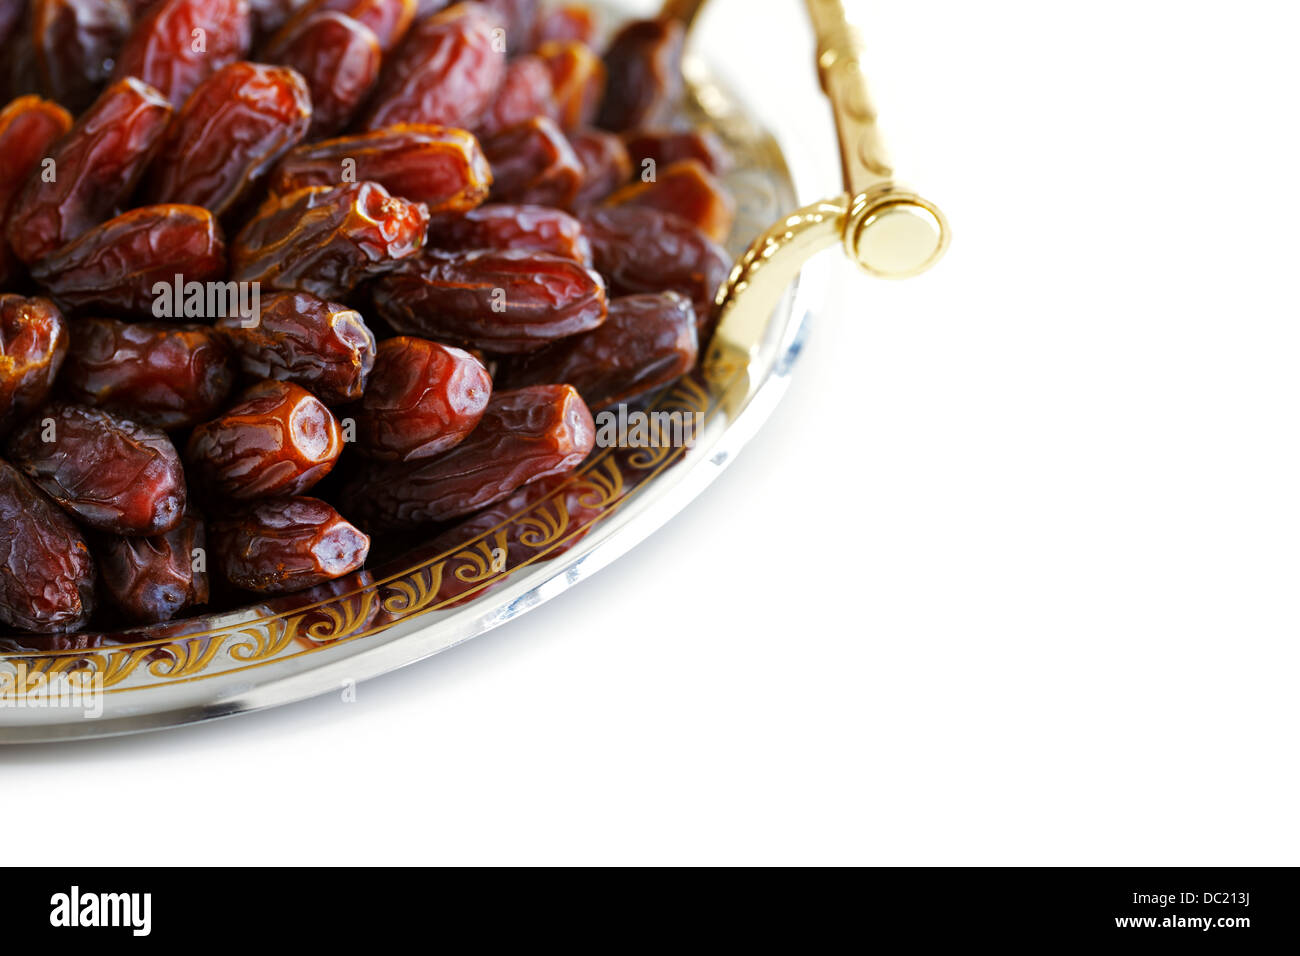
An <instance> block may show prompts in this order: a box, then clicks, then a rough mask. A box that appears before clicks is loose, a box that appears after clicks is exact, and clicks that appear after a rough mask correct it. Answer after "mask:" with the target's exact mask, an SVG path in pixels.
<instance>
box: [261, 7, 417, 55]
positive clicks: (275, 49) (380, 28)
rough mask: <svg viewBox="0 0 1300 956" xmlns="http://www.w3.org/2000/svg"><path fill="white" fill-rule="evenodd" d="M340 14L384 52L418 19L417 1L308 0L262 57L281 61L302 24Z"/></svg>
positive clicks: (273, 39)
mask: <svg viewBox="0 0 1300 956" xmlns="http://www.w3.org/2000/svg"><path fill="white" fill-rule="evenodd" d="M330 12H332V13H341V14H343V15H344V16H346V17H347V18H348V19H350V20H355V21H356V22H357V23H359V24H361V25H362V26H364V27H365V28H366V29H368V30H369V31H370V32H371V33H373V34H374V36H375V42H376V43H377V44H378V45H379V49H380V52H381V53H387V52H388V51H389V50H391V49H393V48H394V47H395V46H397V44H398V43H400V42H401V40H402V38H403V37H404V36H406V31H407V30H409V29H410V27H411V24H412V23H413V22H414V20H415V0H309V2H307V3H306V4H304V5H303V6H302V7H301V8H300V9H299V10H298V11H297V12H296V13H295V14H294V15H293V17H292V18H291V19H290V20H289V22H288V23H287V24H286V25H285V27H284V29H283V30H281V31H280V32H279V33H277V34H276V35H275V37H273V38H272V39H271V41H270V42H269V43H267V45H266V47H265V49H263V51H262V53H261V58H262V59H265V60H270V61H272V62H276V63H279V62H282V61H281V60H280V57H282V56H283V55H284V53H285V52H286V51H287V50H289V49H290V48H291V47H292V46H293V42H294V38H295V37H297V36H300V35H301V34H300V33H299V30H300V28H301V26H302V24H303V23H304V22H305V21H307V20H309V19H311V18H312V17H315V16H317V15H318V14H321V13H330Z"/></svg>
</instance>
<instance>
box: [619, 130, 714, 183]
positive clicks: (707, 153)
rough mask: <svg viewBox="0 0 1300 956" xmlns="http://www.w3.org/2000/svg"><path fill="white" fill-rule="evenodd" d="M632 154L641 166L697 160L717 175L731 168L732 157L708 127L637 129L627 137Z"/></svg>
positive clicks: (625, 138) (629, 150)
mask: <svg viewBox="0 0 1300 956" xmlns="http://www.w3.org/2000/svg"><path fill="white" fill-rule="evenodd" d="M624 143H625V144H626V145H627V151H628V155H629V156H631V157H632V162H633V163H634V164H635V165H636V167H637V168H638V169H643V168H645V163H646V160H650V161H652V162H653V163H654V165H655V166H656V167H658V166H670V165H672V164H673V163H675V162H678V161H679V160H683V159H696V160H699V161H700V162H701V163H703V164H704V168H705V169H707V170H708V171H709V172H710V173H712V174H713V175H715V176H721V175H722V174H723V173H725V172H726V171H727V170H728V169H730V168H731V156H730V155H728V153H727V149H726V147H725V146H723V145H722V140H720V139H719V138H718V137H717V135H716V134H714V133H712V132H710V131H709V130H706V129H687V130H635V131H633V132H631V133H628V134H626V135H625V136H624Z"/></svg>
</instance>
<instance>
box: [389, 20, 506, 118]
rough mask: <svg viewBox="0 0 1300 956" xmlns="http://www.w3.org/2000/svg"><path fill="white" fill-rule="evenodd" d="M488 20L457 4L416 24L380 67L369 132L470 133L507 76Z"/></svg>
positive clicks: (501, 52) (504, 55) (491, 21)
mask: <svg viewBox="0 0 1300 956" xmlns="http://www.w3.org/2000/svg"><path fill="white" fill-rule="evenodd" d="M494 29H496V24H495V23H494V22H493V19H492V17H491V15H490V14H489V13H488V12H487V11H485V10H484V8H482V7H481V6H479V5H478V4H475V3H458V4H456V5H455V6H454V7H450V8H448V9H447V10H444V11H443V12H441V13H438V14H435V15H434V16H432V17H429V18H427V19H424V20H420V21H419V22H417V23H416V24H415V26H413V27H412V28H411V31H410V32H409V33H408V34H407V36H406V40H405V41H404V42H403V43H402V45H401V46H400V47H399V48H398V49H397V50H395V51H394V52H393V55H392V57H390V58H389V62H387V63H386V64H385V65H384V70H383V74H382V75H381V76H380V78H379V86H378V88H377V89H376V90H375V95H374V99H373V102H374V104H375V105H374V107H373V108H372V109H371V110H370V114H369V116H368V117H367V119H366V121H365V128H366V129H368V130H376V129H381V128H383V127H385V126H392V125H393V124H394V123H435V124H439V125H442V126H456V127H459V128H461V129H473V128H474V126H475V125H477V122H478V118H479V116H480V115H482V113H483V111H484V110H485V109H486V108H487V106H488V104H489V103H491V102H492V99H493V97H495V96H496V92H497V87H498V86H500V85H501V81H502V79H503V78H504V76H505V69H506V54H505V51H504V50H502V49H498V48H497V47H498V44H497V43H496V42H495V38H494V36H493V30H494Z"/></svg>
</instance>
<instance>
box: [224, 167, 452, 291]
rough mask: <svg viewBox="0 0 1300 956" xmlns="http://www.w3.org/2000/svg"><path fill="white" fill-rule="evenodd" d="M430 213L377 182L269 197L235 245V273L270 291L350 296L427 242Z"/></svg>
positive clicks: (236, 275)
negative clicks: (395, 194)
mask: <svg viewBox="0 0 1300 956" xmlns="http://www.w3.org/2000/svg"><path fill="white" fill-rule="evenodd" d="M428 228H429V210H428V207H426V206H425V205H424V204H423V203H410V202H407V201H406V200H405V199H399V198H397V197H396V196H390V195H389V194H388V191H387V190H386V189H384V187H383V186H380V185H379V184H378V183H372V182H361V183H351V184H349V185H346V186H337V187H335V188H333V189H330V188H327V187H309V188H307V189H300V190H298V191H297V192H293V193H290V194H289V195H287V196H280V197H276V198H273V199H270V200H268V201H267V202H266V204H265V205H263V207H262V209H261V210H260V211H259V212H258V214H257V216H255V217H254V218H253V219H252V220H251V221H250V222H249V223H248V225H247V226H245V227H244V229H243V231H242V232H240V234H239V236H238V237H237V238H236V239H235V242H234V245H233V247H232V248H231V254H230V259H231V262H230V265H231V273H232V275H233V277H234V278H235V279H236V280H238V281H243V282H260V283H261V284H262V285H263V286H264V287H266V288H268V289H283V290H286V291H288V290H298V291H302V292H310V293H312V294H313V295H316V296H319V297H320V298H322V299H337V298H342V297H343V296H345V295H347V294H348V293H349V292H351V291H352V289H353V288H354V287H355V286H356V285H357V284H358V283H360V282H361V281H362V280H363V279H367V278H370V277H373V276H377V275H382V274H383V273H385V272H388V271H391V270H392V269H393V268H395V267H396V266H397V265H399V264H400V263H401V261H402V260H403V259H408V258H410V257H411V256H414V255H415V254H416V253H418V252H419V251H420V249H421V248H422V247H423V246H424V239H425V233H426V231H427V230H428Z"/></svg>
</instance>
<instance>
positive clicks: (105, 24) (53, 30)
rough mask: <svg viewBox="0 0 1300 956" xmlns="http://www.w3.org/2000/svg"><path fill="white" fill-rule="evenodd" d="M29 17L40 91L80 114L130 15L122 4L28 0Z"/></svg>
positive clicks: (113, 55)
mask: <svg viewBox="0 0 1300 956" xmlns="http://www.w3.org/2000/svg"><path fill="white" fill-rule="evenodd" d="M30 16H31V30H32V46H33V47H34V48H35V53H36V74H37V81H38V83H39V84H40V88H41V90H42V91H43V92H44V93H45V94H46V95H47V96H49V97H50V98H51V99H53V100H57V101H58V102H60V103H62V104H63V105H64V106H66V107H68V109H70V110H73V111H76V112H80V111H81V110H83V109H85V108H86V107H87V106H89V105H90V103H91V102H92V101H93V100H94V99H95V94H96V93H98V92H99V88H100V87H101V86H103V85H104V82H105V81H106V80H107V79H108V75H109V73H110V72H111V70H112V69H113V61H114V59H115V58H116V57H117V51H118V49H119V48H120V47H121V45H122V41H124V40H125V39H126V36H127V33H128V32H129V31H130V29H131V13H130V10H128V9H127V5H126V3H124V2H123V0H32V3H31V5H30Z"/></svg>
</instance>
